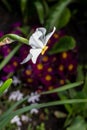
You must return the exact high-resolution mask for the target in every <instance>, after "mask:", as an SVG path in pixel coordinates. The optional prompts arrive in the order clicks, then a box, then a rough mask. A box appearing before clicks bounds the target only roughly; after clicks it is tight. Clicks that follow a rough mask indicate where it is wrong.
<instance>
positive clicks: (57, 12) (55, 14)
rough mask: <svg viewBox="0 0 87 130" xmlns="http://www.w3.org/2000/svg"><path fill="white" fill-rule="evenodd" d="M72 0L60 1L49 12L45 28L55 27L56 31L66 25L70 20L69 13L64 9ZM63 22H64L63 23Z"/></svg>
mask: <svg viewBox="0 0 87 130" xmlns="http://www.w3.org/2000/svg"><path fill="white" fill-rule="evenodd" d="M71 2H72V0H62V1H60V2H59V3H58V4H56V6H54V7H53V9H51V11H50V12H49V17H48V19H47V21H46V27H47V28H51V27H54V26H56V27H57V29H59V28H60V27H63V26H64V25H66V24H67V22H68V21H69V19H70V11H69V10H67V9H66V7H67V5H68V4H70V3H71ZM64 20H65V21H64Z"/></svg>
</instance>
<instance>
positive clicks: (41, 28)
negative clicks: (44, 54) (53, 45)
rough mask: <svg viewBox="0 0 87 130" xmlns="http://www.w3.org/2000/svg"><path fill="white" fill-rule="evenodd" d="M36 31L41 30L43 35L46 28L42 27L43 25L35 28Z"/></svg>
mask: <svg viewBox="0 0 87 130" xmlns="http://www.w3.org/2000/svg"><path fill="white" fill-rule="evenodd" d="M36 31H41V32H42V35H44V36H45V34H46V29H45V28H43V27H40V28H37V29H36Z"/></svg>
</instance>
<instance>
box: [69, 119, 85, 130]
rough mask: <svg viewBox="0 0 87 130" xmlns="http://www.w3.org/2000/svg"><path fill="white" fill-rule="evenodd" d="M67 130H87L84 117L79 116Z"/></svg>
mask: <svg viewBox="0 0 87 130" xmlns="http://www.w3.org/2000/svg"><path fill="white" fill-rule="evenodd" d="M66 130H87V123H86V121H85V120H84V118H83V117H81V116H77V117H75V119H74V120H73V121H72V125H71V126H70V127H68V128H67V129H66Z"/></svg>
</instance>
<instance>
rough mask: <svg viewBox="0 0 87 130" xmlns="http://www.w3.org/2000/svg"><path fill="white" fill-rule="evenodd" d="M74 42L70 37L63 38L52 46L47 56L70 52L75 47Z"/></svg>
mask: <svg viewBox="0 0 87 130" xmlns="http://www.w3.org/2000/svg"><path fill="white" fill-rule="evenodd" d="M75 43H76V42H75V40H74V38H73V37H71V36H64V37H62V38H60V40H59V41H58V42H57V43H55V44H54V46H53V48H52V49H51V50H50V51H49V54H56V53H60V52H64V51H68V50H72V49H73V48H74V47H75V45H76V44H75Z"/></svg>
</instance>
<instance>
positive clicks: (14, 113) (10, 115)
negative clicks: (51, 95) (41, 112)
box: [0, 99, 87, 129]
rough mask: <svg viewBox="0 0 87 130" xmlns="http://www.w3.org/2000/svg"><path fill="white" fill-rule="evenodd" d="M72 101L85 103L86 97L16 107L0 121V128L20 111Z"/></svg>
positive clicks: (70, 102) (72, 102)
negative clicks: (16, 108)
mask: <svg viewBox="0 0 87 130" xmlns="http://www.w3.org/2000/svg"><path fill="white" fill-rule="evenodd" d="M74 103H87V99H71V100H64V101H53V102H48V103H42V104H32V105H30V106H26V107H24V108H21V109H18V110H16V111H15V112H13V113H11V114H9V116H7V117H6V118H5V119H4V120H2V121H1V122H0V128H1V129H2V128H4V127H5V126H6V125H7V123H8V122H9V121H10V120H11V119H12V118H13V117H14V116H16V115H20V114H22V113H25V112H27V111H29V110H31V109H33V108H37V109H39V108H43V107H50V106H56V105H63V104H74Z"/></svg>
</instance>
